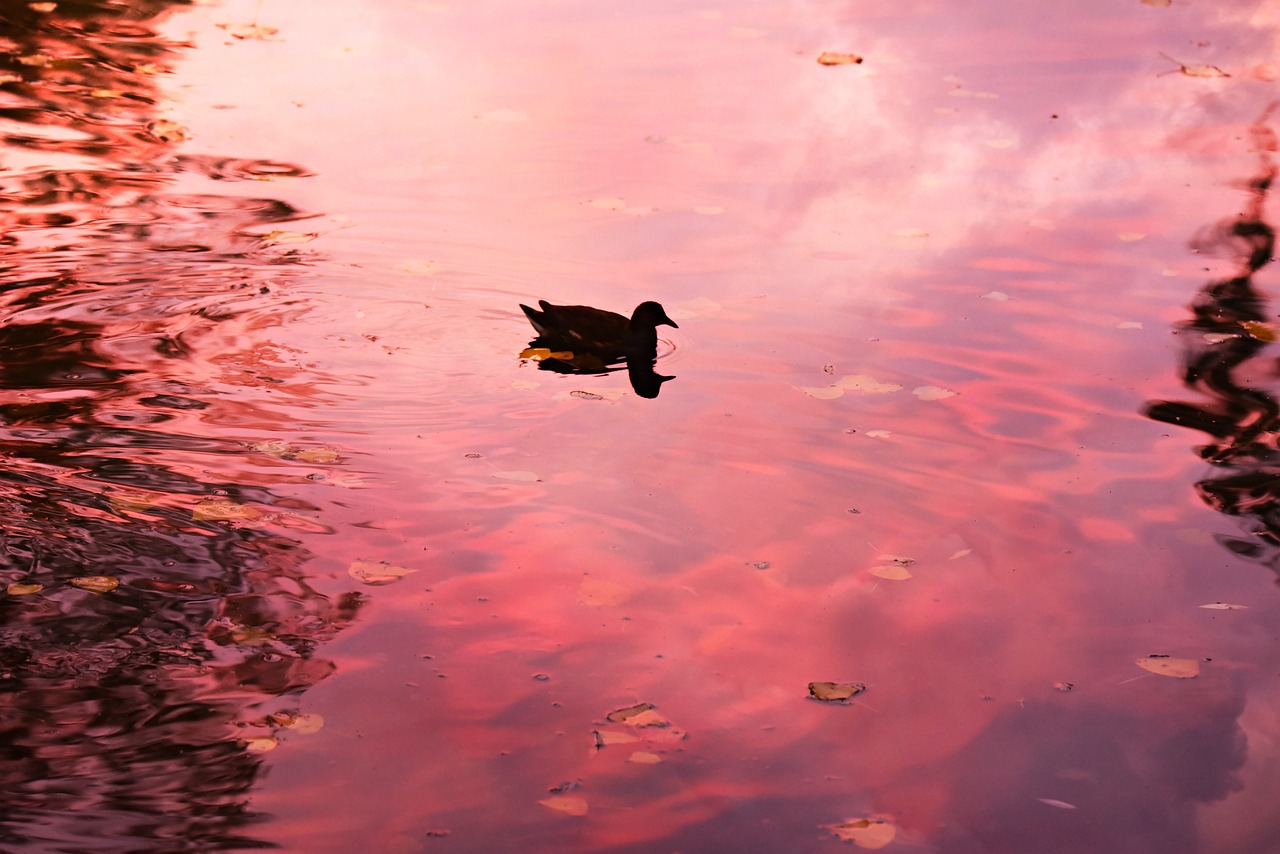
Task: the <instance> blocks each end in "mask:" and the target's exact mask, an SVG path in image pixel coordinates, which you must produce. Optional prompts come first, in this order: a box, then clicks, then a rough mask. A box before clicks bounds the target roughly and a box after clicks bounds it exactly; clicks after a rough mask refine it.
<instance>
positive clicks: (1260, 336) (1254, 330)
mask: <svg viewBox="0 0 1280 854" xmlns="http://www.w3.org/2000/svg"><path fill="white" fill-rule="evenodd" d="M1240 326H1241V327H1242V328H1243V329H1244V331H1245V332H1248V333H1249V335H1250V337H1252V338H1255V339H1257V340H1258V341H1261V342H1263V343H1264V344H1272V343H1275V340H1276V330H1275V327H1273V326H1272V325H1271V324H1270V323H1263V322H1262V321H1260V320H1242V321H1240Z"/></svg>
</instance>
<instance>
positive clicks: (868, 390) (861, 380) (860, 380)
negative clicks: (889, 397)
mask: <svg viewBox="0 0 1280 854" xmlns="http://www.w3.org/2000/svg"><path fill="white" fill-rule="evenodd" d="M835 384H836V385H837V386H839V387H840V388H844V389H848V390H849V391H856V392H861V393H862V394H891V393H892V392H895V391H902V386H901V385H899V384H898V383H885V382H880V381H879V380H877V379H876V378H875V377H869V376H867V375H866V374H853V375H850V376H846V377H841V378H840V379H838V380H836V383H835Z"/></svg>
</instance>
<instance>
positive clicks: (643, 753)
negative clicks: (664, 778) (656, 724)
mask: <svg viewBox="0 0 1280 854" xmlns="http://www.w3.org/2000/svg"><path fill="white" fill-rule="evenodd" d="M627 761H628V762H634V763H636V764H637V765H657V764H658V763H659V762H661V761H662V757H661V756H659V755H658V754H656V753H650V752H649V751H647V750H637V751H636V752H635V753H633V754H631V755H630V756H628V757H627Z"/></svg>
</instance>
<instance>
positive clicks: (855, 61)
mask: <svg viewBox="0 0 1280 854" xmlns="http://www.w3.org/2000/svg"><path fill="white" fill-rule="evenodd" d="M861 63H862V57H860V56H858V55H857V54H856V53H835V52H833V51H829V50H828V51H823V52H822V53H820V54H819V55H818V64H819V65H859V64H861Z"/></svg>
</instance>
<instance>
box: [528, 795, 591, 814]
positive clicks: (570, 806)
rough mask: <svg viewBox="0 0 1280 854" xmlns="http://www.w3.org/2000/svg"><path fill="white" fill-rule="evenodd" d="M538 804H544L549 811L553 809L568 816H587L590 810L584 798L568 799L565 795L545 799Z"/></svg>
mask: <svg viewBox="0 0 1280 854" xmlns="http://www.w3.org/2000/svg"><path fill="white" fill-rule="evenodd" d="M538 803H540V804H542V805H543V806H544V807H546V808H547V809H552V810H555V811H556V812H562V813H566V814H568V815H586V814H587V809H588V807H587V802H586V801H585V800H583V799H582V798H573V797H567V796H565V795H555V796H554V797H550V798H543V799H542V800H540V801H538Z"/></svg>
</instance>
